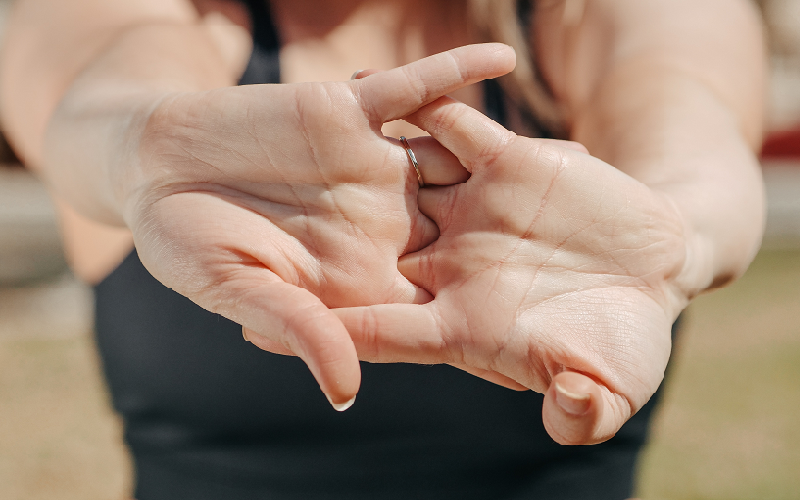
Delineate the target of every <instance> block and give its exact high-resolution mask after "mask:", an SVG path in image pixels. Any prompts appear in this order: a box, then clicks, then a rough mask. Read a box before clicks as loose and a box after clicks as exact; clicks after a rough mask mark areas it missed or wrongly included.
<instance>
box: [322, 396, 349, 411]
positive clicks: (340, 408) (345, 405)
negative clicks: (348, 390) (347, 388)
mask: <svg viewBox="0 0 800 500" xmlns="http://www.w3.org/2000/svg"><path fill="white" fill-rule="evenodd" d="M325 397H326V398H328V402H329V403H330V404H331V406H333V409H334V410H336V411H340V412H341V411H345V410H346V409H348V408H350V407H351V406H353V403H355V402H356V397H355V396H353V399H351V400H350V401H347V402H344V403H334V402H333V400H332V399H331V397H330V396H328V395H327V394H326V395H325Z"/></svg>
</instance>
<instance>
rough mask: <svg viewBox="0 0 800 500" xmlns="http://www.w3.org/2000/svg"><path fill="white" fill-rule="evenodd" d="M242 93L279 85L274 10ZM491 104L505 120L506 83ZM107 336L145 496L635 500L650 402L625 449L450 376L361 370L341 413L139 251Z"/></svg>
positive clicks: (402, 367) (110, 282) (446, 371)
mask: <svg viewBox="0 0 800 500" xmlns="http://www.w3.org/2000/svg"><path fill="white" fill-rule="evenodd" d="M247 3H248V4H249V7H250V9H251V13H252V15H253V19H254V26H255V31H254V41H255V48H254V51H253V55H252V57H251V60H250V63H249V65H248V67H247V70H246V72H245V73H244V76H243V77H242V81H241V84H254V83H270V82H273V83H275V82H279V81H280V79H279V64H278V48H279V44H278V38H277V36H276V32H275V30H274V29H273V28H272V23H271V22H270V19H269V11H268V8H267V5H266V3H264V2H260V1H258V0H250V1H248V2H247ZM485 89H486V90H485V94H486V96H487V98H486V107H487V109H488V110H489V111H490V114H491V115H493V116H494V117H495V118H497V119H499V120H501V121H502V119H503V106H502V103H503V102H504V100H503V98H502V94H500V93H499V90H498V89H499V87H498V86H496V85H494V84H489V85H487V86H486V87H485ZM95 297H96V332H97V343H98V346H99V350H100V353H101V357H102V361H103V367H104V370H105V375H106V377H107V380H108V384H109V387H110V390H111V393H112V399H113V404H114V408H115V409H116V410H117V411H118V412H119V413H120V414H121V415H122V417H123V420H124V429H125V441H126V443H127V444H128V446H129V447H130V450H131V452H132V454H133V458H134V466H135V470H136V480H135V497H136V498H137V500H161V499H192V500H206V499H207V500H211V499H214V500H221V499H226V500H228V499H242V500H249V499H282V500H283V499H287V500H288V499H297V500H300V499H303V500H313V499H398V500H400V499H403V500H408V499H449V498H453V499H504V498H508V499H528V498H530V499H556V498H563V499H570V500H574V499H609V500H612V499H613V500H619V499H622V498H627V497H629V496H630V495H631V483H632V473H633V468H634V464H635V459H636V456H637V452H638V450H639V449H640V447H641V446H642V444H643V442H644V440H645V437H646V433H647V420H648V418H649V413H650V406H652V405H648V406H646V407H645V408H644V409H643V410H642V411H640V413H639V414H638V415H637V416H636V417H634V419H632V420H631V421H630V422H629V423H628V424H627V425H626V426H625V427H624V428H623V430H622V431H621V432H620V433H619V434H618V436H617V437H615V438H614V439H612V440H611V441H609V442H607V443H605V444H603V445H599V446H592V447H562V446H559V445H557V444H555V443H554V442H553V441H552V439H551V438H550V437H549V436H548V435H547V433H546V432H545V430H544V427H543V424H542V419H541V411H542V396H541V395H539V394H535V393H532V392H527V393H520V392H514V391H510V390H507V389H504V388H502V387H499V386H496V385H493V384H491V383H489V382H486V381H484V380H481V379H478V378H475V377H472V376H470V375H468V374H466V373H464V372H462V371H460V370H457V369H455V368H451V367H449V366H420V365H408V364H394V365H389V364H387V365H378V364H369V363H362V374H363V376H362V386H361V390H360V392H359V395H358V400H357V402H356V404H355V405H354V406H353V407H352V408H350V409H349V410H347V411H346V412H344V413H337V412H335V411H334V410H333V409H332V408H331V407H330V405H329V404H328V402H327V401H326V399H325V397H324V396H323V394H322V393H321V392H320V390H319V386H318V384H317V383H316V382H315V380H314V378H313V377H312V376H311V374H310V373H309V371H308V369H307V368H306V366H305V365H304V364H303V362H302V361H300V360H299V359H298V358H291V357H284V356H278V355H274V354H270V353H266V352H264V351H261V350H259V349H258V348H256V347H255V346H253V345H252V344H250V343H247V342H245V341H244V340H243V339H242V335H241V327H240V326H239V325H237V324H235V323H233V322H231V321H228V320H227V319H225V318H222V317H220V316H219V315H216V314H212V313H210V312H208V311H205V310H203V309H201V308H200V307H198V306H196V305H195V304H194V303H192V302H191V301H190V300H188V299H186V298H185V297H183V296H181V295H179V294H177V293H175V292H173V291H172V290H170V289H168V288H166V287H164V286H163V285H161V284H160V283H159V282H158V281H157V280H155V279H154V278H153V277H152V276H151V275H150V274H149V273H148V272H147V271H146V270H145V268H144V267H143V266H142V264H141V262H140V261H139V259H138V256H137V255H136V252H135V251H134V252H132V253H131V254H130V255H129V256H128V257H127V258H126V259H125V260H124V261H123V262H122V264H121V265H120V266H119V267H118V268H117V269H116V270H115V271H114V272H113V273H112V274H111V275H110V276H108V277H107V278H106V279H105V280H104V281H103V282H102V283H100V284H99V285H98V286H97V287H96V288H95Z"/></svg>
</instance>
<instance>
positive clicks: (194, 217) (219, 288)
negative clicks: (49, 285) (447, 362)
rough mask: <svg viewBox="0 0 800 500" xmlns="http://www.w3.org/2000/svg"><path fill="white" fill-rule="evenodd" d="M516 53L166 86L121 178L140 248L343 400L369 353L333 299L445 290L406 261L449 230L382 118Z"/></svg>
mask: <svg viewBox="0 0 800 500" xmlns="http://www.w3.org/2000/svg"><path fill="white" fill-rule="evenodd" d="M513 67H514V53H513V51H512V50H511V49H510V48H509V47H507V46H504V45H499V44H485V45H475V46H467V47H461V48H458V49H454V50H451V51H449V52H446V53H442V54H438V55H435V56H431V57H428V58H425V59H422V60H420V61H417V62H414V63H411V64H409V65H407V66H404V67H401V68H397V69H394V70H391V71H386V72H382V73H378V74H375V75H371V76H369V77H367V78H363V79H359V80H352V81H348V82H328V83H304V84H291V85H288V84H287V85H252V86H245V87H233V88H225V89H221V90H215V91H210V92H202V93H181V94H175V95H172V96H169V97H167V98H165V99H164V100H163V101H162V102H161V103H160V104H159V105H158V106H157V107H156V108H155V110H154V111H153V112H152V114H151V115H150V117H149V119H148V120H147V124H146V126H145V127H144V130H143V132H142V133H141V135H140V137H139V147H138V158H137V159H136V160H135V161H133V162H131V164H132V165H133V170H131V171H129V172H126V174H125V182H124V183H123V188H122V202H123V215H124V218H125V222H126V224H127V225H128V227H129V228H130V229H131V231H132V232H133V236H134V240H135V243H136V248H137V250H138V252H139V257H140V258H141V260H142V262H143V263H144V265H145V266H146V267H147V269H148V270H149V271H150V272H151V273H152V274H153V276H155V277H156V278H157V279H158V280H160V281H161V282H162V283H163V284H165V285H166V286H168V287H170V288H172V289H174V290H175V291H177V292H179V293H181V294H183V295H185V296H186V297H188V298H190V299H191V300H193V301H194V302H196V303H197V304H198V305H200V306H201V307H204V308H205V309H208V310H210V311H213V312H216V313H219V314H221V315H222V316H225V317H227V318H229V319H231V320H233V321H236V322H238V323H240V324H242V325H243V327H244V328H245V334H246V336H247V338H248V339H249V340H251V341H252V342H253V343H254V344H256V345H257V346H259V347H261V348H263V349H266V350H269V351H272V352H277V353H282V354H293V355H297V356H300V357H301V358H302V359H303V360H304V361H305V362H306V364H307V365H308V366H309V368H310V369H311V371H312V373H313V374H314V376H315V377H316V379H317V381H318V382H319V384H320V386H321V389H322V391H323V392H324V393H325V394H326V395H327V396H328V398H329V399H330V400H331V402H332V403H336V404H342V403H345V402H347V401H350V400H351V399H352V398H354V397H355V394H356V392H357V391H358V387H359V384H360V369H359V364H358V358H357V354H356V350H355V347H354V346H353V343H352V340H351V339H350V337H349V334H348V332H347V330H346V329H345V328H344V326H343V325H342V323H341V321H340V320H339V319H338V318H337V316H336V315H334V314H333V313H332V312H331V311H330V310H329V309H328V308H329V307H345V306H362V305H370V304H379V303H389V302H403V303H420V302H426V301H428V300H430V298H431V297H430V295H429V294H428V293H427V292H426V291H424V290H422V289H420V288H418V287H416V286H415V285H413V284H411V283H410V282H409V281H408V280H407V279H406V278H404V277H403V276H402V275H401V274H400V273H399V272H398V270H397V260H398V257H400V256H401V255H404V254H406V253H408V252H413V251H417V250H419V249H421V248H423V247H424V246H426V245H427V244H429V243H430V242H432V241H433V240H434V239H435V238H436V237H437V235H438V230H437V228H436V226H435V225H434V224H433V223H432V222H431V221H430V220H429V219H427V218H426V217H425V216H423V215H422V214H421V213H420V212H419V210H418V209H417V205H416V198H417V180H416V175H415V174H414V173H413V170H412V169H411V168H410V166H409V163H408V159H407V158H406V154H405V151H404V150H403V148H402V147H400V146H399V143H398V142H397V141H394V140H390V139H387V138H386V137H384V136H383V134H382V133H381V126H382V125H383V123H385V122H388V121H391V120H396V119H399V118H401V117H403V116H406V115H408V114H410V113H412V112H414V111H416V110H417V109H419V108H420V107H422V106H424V105H425V104H428V103H430V102H433V101H434V100H436V99H437V98H439V97H441V96H443V95H445V94H447V93H449V92H452V91H454V90H456V89H458V88H460V87H464V86H466V85H469V84H472V83H475V82H477V81H479V80H482V79H485V78H494V77H497V76H500V75H502V74H505V73H507V72H509V71H511V70H512V69H513ZM420 144H422V143H420ZM425 144H427V145H428V147H430V148H441V147H440V146H437V145H436V144H435V141H427V142H425ZM415 147H416V146H415ZM433 154H435V153H433ZM439 154H441V151H440V152H439Z"/></svg>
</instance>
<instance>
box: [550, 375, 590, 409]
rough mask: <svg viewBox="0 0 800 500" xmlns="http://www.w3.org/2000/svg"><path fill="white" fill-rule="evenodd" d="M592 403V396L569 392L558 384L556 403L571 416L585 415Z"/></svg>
mask: <svg viewBox="0 0 800 500" xmlns="http://www.w3.org/2000/svg"><path fill="white" fill-rule="evenodd" d="M591 402H592V395H591V394H581V393H575V392H569V391H567V390H566V389H564V388H563V387H561V386H560V385H559V384H558V382H556V403H558V406H560V407H561V408H562V409H563V410H564V411H565V412H567V413H569V414H570V415H575V416H576V417H577V416H580V415H583V414H584V413H586V412H587V411H589V405H590V404H591Z"/></svg>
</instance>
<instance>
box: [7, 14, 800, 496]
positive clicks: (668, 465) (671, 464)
mask: <svg viewBox="0 0 800 500" xmlns="http://www.w3.org/2000/svg"><path fill="white" fill-rule="evenodd" d="M760 3H761V4H762V5H763V7H764V9H765V20H766V23H767V25H768V27H769V30H768V37H769V39H770V43H771V52H772V54H771V56H770V60H769V61H768V62H769V65H770V67H771V72H772V75H773V80H772V83H771V93H770V121H769V128H770V130H772V131H773V132H779V133H778V134H777V135H776V136H774V137H776V138H777V142H776V143H775V144H777V146H776V147H775V148H774V151H777V152H775V153H774V154H773V155H772V156H771V157H770V158H768V159H765V160H764V176H765V180H766V186H767V194H768V199H769V207H768V209H769V216H768V224H767V235H766V237H765V244H764V249H763V250H762V252H761V253H760V254H759V256H758V258H757V259H756V261H755V262H754V263H753V265H752V266H751V268H750V270H749V271H748V273H747V274H746V275H745V276H744V278H742V279H741V280H740V281H739V282H737V283H736V284H735V285H734V286H732V287H730V288H728V289H725V290H721V291H717V292H715V293H713V294H710V295H707V296H703V297H701V298H699V299H698V300H697V301H696V302H695V303H694V304H693V305H692V306H691V307H690V309H689V310H688V311H687V313H686V315H685V319H686V321H685V323H684V327H685V328H684V329H683V330H682V332H681V335H680V338H679V339H678V342H677V345H676V346H675V350H674V354H673V358H672V363H671V367H670V371H669V374H668V375H669V376H668V378H667V381H666V394H665V399H664V401H663V405H662V406H661V409H660V410H659V412H658V414H657V416H656V419H655V423H654V427H653V436H652V443H651V444H650V446H649V447H648V449H647V450H646V452H645V454H644V457H643V459H642V463H641V467H640V474H639V477H640V479H639V495H640V496H641V497H642V498H644V499H674V500H678V499H726V500H730V499H790V498H800V425H798V415H800V155H797V156H794V157H792V155H791V151H789V152H788V153H787V152H786V149H787V144H788V145H789V147H788V149H789V150H791V149H792V148H794V150H795V151H797V150H798V149H800V146H799V145H800V139H799V137H800V135H794V136H791V135H790V134H791V132H790V134H789V135H787V134H781V133H780V132H786V131H792V130H797V131H798V132H800V0H763V1H762V2H760ZM8 5H9V2H8V1H6V0H0V28H1V27H2V20H3V19H5V13H6V11H7V7H8ZM792 137H794V138H793V139H792ZM787 138H788V139H787ZM787 141H788V142H787ZM792 141H794V142H792ZM781 151H783V154H781ZM60 248H61V247H60V243H59V238H58V232H57V226H56V222H55V215H54V213H53V210H52V207H51V205H50V203H49V199H48V197H47V194H46V192H45V190H44V188H43V187H42V186H41V184H40V183H39V182H38V181H37V180H36V179H35V178H34V177H33V176H32V175H30V174H29V173H28V172H27V171H25V170H23V169H22V168H20V167H18V166H13V157H12V156H11V155H10V154H9V152H8V151H6V150H3V148H2V147H1V145H0V499H4V500H38V499H43V500H44V499H46V500H50V499H58V500H72V499H75V500H78V499H80V500H94V499H98V500H100V499H103V500H107V499H113V500H121V499H125V498H127V497H128V495H129V486H130V484H131V472H130V467H129V463H128V461H127V457H126V454H125V450H124V448H123V446H122V439H121V426H120V423H119V421H118V419H117V417H116V416H115V415H114V414H113V412H112V411H111V409H110V407H109V401H108V394H107V392H106V388H105V387H104V385H103V381H102V379H101V378H100V374H99V367H98V359H97V355H96V352H95V349H94V345H93V342H92V324H91V312H92V304H91V294H90V293H89V291H88V290H87V289H86V288H85V287H84V286H82V285H80V284H79V283H77V282H76V281H75V280H74V279H73V278H72V277H71V276H70V274H69V272H68V271H67V269H66V264H65V262H64V260H63V257H62V256H61V249H60Z"/></svg>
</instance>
